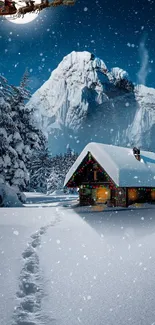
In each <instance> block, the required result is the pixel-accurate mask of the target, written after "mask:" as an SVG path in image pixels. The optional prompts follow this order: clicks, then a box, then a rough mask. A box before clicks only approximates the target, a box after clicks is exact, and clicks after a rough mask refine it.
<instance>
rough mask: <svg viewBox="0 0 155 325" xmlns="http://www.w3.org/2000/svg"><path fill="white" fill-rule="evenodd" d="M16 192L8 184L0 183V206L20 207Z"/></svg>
mask: <svg viewBox="0 0 155 325" xmlns="http://www.w3.org/2000/svg"><path fill="white" fill-rule="evenodd" d="M22 206H23V204H22V203H21V201H20V200H19V198H18V196H17V193H16V192H15V191H14V190H13V188H11V187H10V186H9V185H6V184H2V183H0V207H1V208H4V207H7V208H10V207H22Z"/></svg>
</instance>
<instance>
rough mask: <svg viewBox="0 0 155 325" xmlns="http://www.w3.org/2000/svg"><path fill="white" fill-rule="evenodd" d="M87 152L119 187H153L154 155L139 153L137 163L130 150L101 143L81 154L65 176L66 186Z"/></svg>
mask: <svg viewBox="0 0 155 325" xmlns="http://www.w3.org/2000/svg"><path fill="white" fill-rule="evenodd" d="M88 152H90V153H91V155H92V156H93V157H94V158H95V160H96V161H97V162H98V163H99V164H100V166H101V167H103V168H104V170H105V171H106V172H107V174H108V175H109V176H110V177H111V179H112V180H113V181H114V182H115V184H116V185H118V186H120V187H155V153H154V152H149V151H141V152H140V156H141V160H140V161H138V160H137V159H136V158H135V156H134V154H133V149H132V148H124V147H118V146H113V145H108V144H102V143H95V142H91V143H89V144H88V145H87V146H86V147H85V148H84V149H83V151H82V152H81V154H80V155H79V157H78V158H77V160H76V161H75V163H74V164H73V166H72V167H71V168H70V170H69V172H68V173H67V175H66V178H65V182H64V186H66V185H67V183H68V182H69V180H70V179H71V177H72V175H73V174H74V172H75V171H76V170H77V168H78V167H79V165H80V164H81V162H82V161H83V159H84V158H85V157H86V155H87V154H88Z"/></svg>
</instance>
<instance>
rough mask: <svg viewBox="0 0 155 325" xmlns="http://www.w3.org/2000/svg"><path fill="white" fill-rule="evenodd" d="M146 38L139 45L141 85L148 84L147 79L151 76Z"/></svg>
mask: <svg viewBox="0 0 155 325" xmlns="http://www.w3.org/2000/svg"><path fill="white" fill-rule="evenodd" d="M145 42H146V36H145V37H144V38H143V40H142V41H141V42H140V45H139V55H140V64H141V66H140V69H139V71H138V73H137V76H138V83H139V84H143V85H145V84H146V79H147V76H148V74H149V53H148V50H147V48H146V45H145Z"/></svg>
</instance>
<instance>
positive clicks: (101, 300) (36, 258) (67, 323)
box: [0, 194, 155, 325]
mask: <svg viewBox="0 0 155 325" xmlns="http://www.w3.org/2000/svg"><path fill="white" fill-rule="evenodd" d="M76 199H77V197H76V196H72V197H69V196H67V195H66V196H62V195H58V196H43V195H35V196H32V194H29V195H27V205H26V206H25V207H24V208H11V209H10V208H1V209H0V316H1V320H0V324H1V325H52V324H54V325H55V324H56V325H58V324H60V325H77V324H83V325H88V324H89V325H116V324H118V325H126V324H132V325H133V324H134V325H154V324H155V307H154V306H155V249H154V247H155V207H154V206H153V205H152V206H149V205H148V206H141V207H134V208H128V209H110V208H109V209H104V207H103V211H99V209H98V210H97V209H96V208H94V207H88V208H87V207H77V206H76V203H77V201H76Z"/></svg>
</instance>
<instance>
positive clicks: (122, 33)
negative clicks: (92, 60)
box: [0, 0, 155, 93]
mask: <svg viewBox="0 0 155 325" xmlns="http://www.w3.org/2000/svg"><path fill="white" fill-rule="evenodd" d="M154 21H155V2H154V0H148V1H147V0H141V1H135V0H130V1H129V0H126V1H125V0H124V1H123V0H111V1H107V0H96V1H90V0H77V2H76V4H75V6H74V7H58V8H54V9H52V8H49V9H46V10H43V11H42V12H41V13H40V14H39V16H38V17H37V19H36V20H35V21H33V22H31V23H29V24H24V25H16V24H13V23H11V22H8V21H7V20H6V19H3V18H1V20H0V54H1V60H0V73H1V74H4V76H5V77H6V78H7V79H8V81H9V83H11V84H15V85H18V84H19V82H20V79H21V77H22V75H23V73H24V71H25V69H26V68H28V71H29V73H30V87H31V91H32V93H33V92H34V91H35V90H36V89H37V88H39V87H40V86H41V85H42V84H43V83H44V81H46V80H47V79H48V78H49V76H50V74H51V72H52V70H53V69H55V68H56V67H57V65H58V64H59V63H60V61H61V60H62V59H63V57H64V56H65V55H67V54H69V53H70V52H71V51H73V50H75V51H84V50H87V51H90V52H93V53H94V54H95V55H96V56H98V57H100V58H101V59H102V60H103V61H105V63H106V65H107V66H108V68H109V69H110V68H112V67H114V66H119V67H121V68H123V69H124V70H126V71H128V73H129V76H130V79H131V80H132V81H133V82H142V83H145V84H146V85H147V86H149V87H154V88H155V79H154V73H155V40H154V35H155V24H154Z"/></svg>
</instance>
